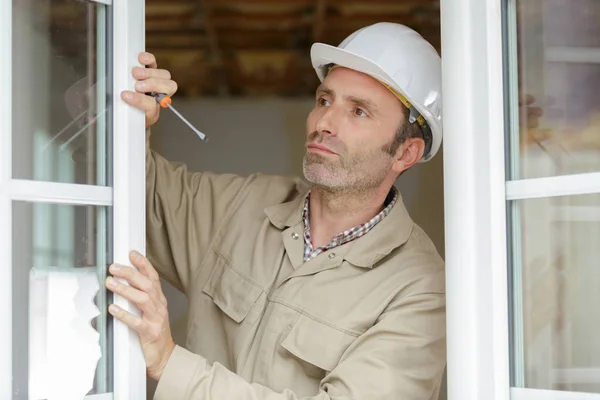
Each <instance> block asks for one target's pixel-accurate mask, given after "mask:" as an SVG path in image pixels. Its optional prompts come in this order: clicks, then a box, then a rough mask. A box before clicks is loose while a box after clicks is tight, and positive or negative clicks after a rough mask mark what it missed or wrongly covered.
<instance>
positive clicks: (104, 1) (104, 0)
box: [88, 0, 113, 6]
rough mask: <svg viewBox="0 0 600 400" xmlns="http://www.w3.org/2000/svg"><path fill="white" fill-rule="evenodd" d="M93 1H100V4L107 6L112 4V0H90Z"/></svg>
mask: <svg viewBox="0 0 600 400" xmlns="http://www.w3.org/2000/svg"><path fill="white" fill-rule="evenodd" d="M88 1H90V2H92V3H100V4H105V5H107V6H112V3H113V2H112V0H88Z"/></svg>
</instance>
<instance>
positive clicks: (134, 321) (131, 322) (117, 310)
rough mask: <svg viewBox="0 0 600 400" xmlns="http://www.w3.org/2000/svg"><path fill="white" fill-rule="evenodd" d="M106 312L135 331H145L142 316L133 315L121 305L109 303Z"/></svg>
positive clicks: (140, 332)
mask: <svg viewBox="0 0 600 400" xmlns="http://www.w3.org/2000/svg"><path fill="white" fill-rule="evenodd" d="M108 312H109V313H110V314H111V315H112V316H113V317H115V318H116V319H118V320H119V321H121V322H123V323H124V324H125V325H127V326H128V327H130V328H131V329H133V330H134V331H136V332H137V333H139V334H142V333H144V332H145V331H146V325H147V324H146V323H145V322H144V320H143V319H142V318H140V317H138V316H137V315H133V314H132V313H130V312H128V311H125V310H123V309H122V308H121V307H119V306H117V305H116V304H111V305H110V306H109V307H108Z"/></svg>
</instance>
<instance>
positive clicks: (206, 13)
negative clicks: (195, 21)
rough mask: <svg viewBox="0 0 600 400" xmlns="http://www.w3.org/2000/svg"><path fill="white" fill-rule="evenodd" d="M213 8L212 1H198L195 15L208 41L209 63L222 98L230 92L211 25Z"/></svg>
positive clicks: (216, 39)
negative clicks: (197, 16) (198, 17)
mask: <svg viewBox="0 0 600 400" xmlns="http://www.w3.org/2000/svg"><path fill="white" fill-rule="evenodd" d="M213 7H214V4H213V1H212V0H198V5H197V8H196V13H197V15H199V16H200V19H201V20H202V24H203V25H204V30H205V31H206V39H207V40H208V47H209V49H210V53H209V61H210V64H211V66H212V72H213V75H214V76H215V80H216V82H217V84H218V87H219V93H220V94H221V95H222V96H228V95H229V92H230V90H229V83H228V79H227V72H226V71H225V68H223V64H224V61H223V53H222V50H221V47H220V46H219V38H218V36H217V35H218V32H217V28H216V27H215V25H214V23H213V16H214V12H213Z"/></svg>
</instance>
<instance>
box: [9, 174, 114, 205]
mask: <svg viewBox="0 0 600 400" xmlns="http://www.w3.org/2000/svg"><path fill="white" fill-rule="evenodd" d="M8 193H9V197H10V199H11V200H18V201H30V202H36V203H54V204H72V205H94V206H110V205H112V204H113V189H112V188H111V187H103V186H91V185H79V184H72V183H57V182H41V181H30V180H22V179H13V180H11V181H10V182H9V184H8Z"/></svg>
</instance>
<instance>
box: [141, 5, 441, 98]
mask: <svg viewBox="0 0 600 400" xmlns="http://www.w3.org/2000/svg"><path fill="white" fill-rule="evenodd" d="M378 21H389V22H399V23H402V24H406V25H408V26H410V27H412V28H414V29H415V30H417V31H418V32H419V33H421V34H422V35H423V36H424V37H425V38H426V39H427V40H429V41H430V42H431V43H432V44H433V45H434V46H435V47H436V48H437V49H438V51H439V47H440V27H439V22H440V18H439V0H368V1H367V0H362V1H359V0H146V49H147V50H148V51H150V52H152V53H154V54H155V55H156V57H157V59H158V62H159V66H160V67H161V68H167V69H169V70H170V71H171V73H172V76H173V79H175V80H176V81H177V82H178V83H179V87H180V89H179V95H184V96H245V97H248V96H306V95H310V96H312V95H313V93H314V89H315V87H316V85H317V78H316V75H315V72H314V70H313V69H312V67H311V64H310V58H309V50H310V45H311V44H312V43H313V42H315V41H322V42H325V43H329V44H333V45H337V44H339V43H340V42H341V41H342V40H343V39H344V38H345V37H346V36H347V35H349V34H350V33H351V32H353V31H354V30H356V29H359V28H360V27H363V26H366V25H369V24H372V23H374V22H378Z"/></svg>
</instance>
